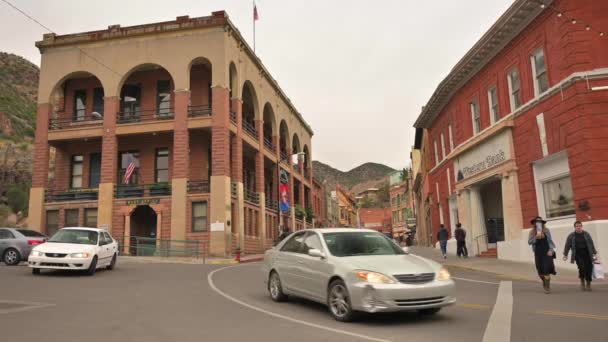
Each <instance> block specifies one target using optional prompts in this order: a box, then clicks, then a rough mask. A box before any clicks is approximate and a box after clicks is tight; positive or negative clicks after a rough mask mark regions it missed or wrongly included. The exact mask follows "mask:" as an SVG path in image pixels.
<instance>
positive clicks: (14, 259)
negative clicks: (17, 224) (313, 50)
mask: <svg viewBox="0 0 608 342" xmlns="http://www.w3.org/2000/svg"><path fill="white" fill-rule="evenodd" d="M46 239H47V237H46V235H44V234H42V233H39V232H36V231H33V230H29V229H16V228H0V258H2V259H1V260H2V261H4V263H5V264H7V265H10V266H13V265H17V264H19V263H20V262H21V261H27V257H28V255H30V251H31V250H32V247H34V246H36V245H38V244H41V243H43V242H44V241H46Z"/></svg>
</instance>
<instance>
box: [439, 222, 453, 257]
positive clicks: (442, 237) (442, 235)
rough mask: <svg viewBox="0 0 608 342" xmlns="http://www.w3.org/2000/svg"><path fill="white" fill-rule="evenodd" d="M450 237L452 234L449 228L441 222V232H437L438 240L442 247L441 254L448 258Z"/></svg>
mask: <svg viewBox="0 0 608 342" xmlns="http://www.w3.org/2000/svg"><path fill="white" fill-rule="evenodd" d="M449 238H450V234H449V233H448V231H447V229H445V227H444V226H443V225H442V224H441V225H439V232H438V233H437V240H438V241H439V246H440V247H441V256H443V258H444V259H447V258H448V256H447V248H448V239H449Z"/></svg>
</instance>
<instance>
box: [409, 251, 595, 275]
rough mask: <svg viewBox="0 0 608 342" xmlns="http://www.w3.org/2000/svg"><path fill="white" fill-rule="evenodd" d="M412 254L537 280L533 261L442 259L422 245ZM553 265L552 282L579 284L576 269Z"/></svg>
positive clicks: (455, 257)
mask: <svg viewBox="0 0 608 342" xmlns="http://www.w3.org/2000/svg"><path fill="white" fill-rule="evenodd" d="M412 254H416V255H419V256H421V257H424V258H427V259H431V260H434V261H436V262H438V263H440V264H443V265H445V266H447V267H454V268H460V269H466V270H472V271H480V272H486V273H493V274H495V275H497V276H498V277H500V278H508V279H514V280H528V281H538V276H537V274H536V267H535V266H534V263H533V262H530V263H527V262H516V261H508V260H500V259H492V258H479V257H469V258H458V257H457V256H455V255H448V258H447V259H443V258H442V257H441V251H440V250H439V249H436V248H431V247H422V246H414V247H412ZM555 267H556V270H557V275H556V276H555V278H553V279H555V280H552V282H553V283H555V284H568V285H571V284H572V285H574V284H575V285H578V284H580V283H579V280H578V271H576V270H570V269H565V268H563V267H560V266H559V262H556V265H555ZM602 283H603V282H602Z"/></svg>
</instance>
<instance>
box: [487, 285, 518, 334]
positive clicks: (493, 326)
mask: <svg viewBox="0 0 608 342" xmlns="http://www.w3.org/2000/svg"><path fill="white" fill-rule="evenodd" d="M512 315H513V282H511V281H501V282H500V286H499V287H498V295H497V296H496V304H494V309H493V310H492V315H491V316H490V320H489V321H488V325H487V326H486V331H485V333H484V334H483V340H482V341H483V342H509V341H511V316H512Z"/></svg>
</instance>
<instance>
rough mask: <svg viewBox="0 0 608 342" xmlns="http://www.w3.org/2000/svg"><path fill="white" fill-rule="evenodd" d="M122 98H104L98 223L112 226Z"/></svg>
mask: <svg viewBox="0 0 608 342" xmlns="http://www.w3.org/2000/svg"><path fill="white" fill-rule="evenodd" d="M119 105H120V98H119V97H117V96H110V97H105V98H104V109H103V111H104V113H103V137H102V143H101V180H100V184H99V202H98V209H97V224H98V225H99V226H101V225H104V224H106V225H108V226H109V227H112V211H113V207H114V186H115V185H116V182H117V181H116V177H117V173H118V139H117V137H116V115H117V113H118V109H119Z"/></svg>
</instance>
